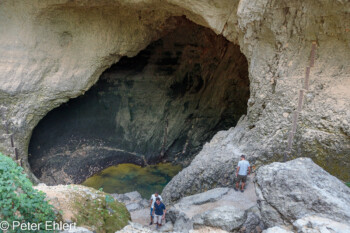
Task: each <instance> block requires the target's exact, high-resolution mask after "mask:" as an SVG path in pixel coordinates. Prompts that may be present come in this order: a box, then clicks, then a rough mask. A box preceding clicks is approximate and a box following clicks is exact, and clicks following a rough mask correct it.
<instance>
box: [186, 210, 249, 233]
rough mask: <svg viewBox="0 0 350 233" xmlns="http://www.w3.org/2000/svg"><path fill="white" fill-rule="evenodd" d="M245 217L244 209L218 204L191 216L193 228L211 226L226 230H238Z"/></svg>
mask: <svg viewBox="0 0 350 233" xmlns="http://www.w3.org/2000/svg"><path fill="white" fill-rule="evenodd" d="M246 218H247V214H246V212H245V211H243V210H240V209H237V208H236V207H234V206H220V207H218V208H215V209H211V210H208V211H206V212H204V213H202V214H199V215H196V216H194V217H193V227H194V229H196V228H200V227H203V226H211V227H216V228H220V229H223V230H226V231H233V230H238V229H239V228H240V227H241V226H242V225H243V223H244V222H245V220H246Z"/></svg>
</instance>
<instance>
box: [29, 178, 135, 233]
mask: <svg viewBox="0 0 350 233" xmlns="http://www.w3.org/2000/svg"><path fill="white" fill-rule="evenodd" d="M34 188H35V189H37V190H40V191H43V192H44V193H45V194H46V196H47V198H48V200H49V203H50V204H51V205H53V206H54V208H55V209H56V210H57V211H60V212H61V213H62V219H63V221H65V222H67V223H76V226H81V227H84V228H87V229H89V230H91V231H94V232H106V231H108V232H114V231H116V230H119V229H122V228H123V227H124V226H126V225H127V224H128V220H130V213H129V212H128V211H127V209H126V208H125V205H124V204H122V203H119V202H118V201H115V200H114V199H113V198H112V197H110V196H109V195H108V194H106V193H104V192H101V191H97V190H95V189H93V188H88V187H85V186H81V185H57V186H46V185H45V184H40V185H37V186H34ZM108 196H109V197H108ZM72 230H73V231H72V232H86V233H88V232H90V231H88V232H87V231H85V230H84V229H81V228H78V229H72Z"/></svg>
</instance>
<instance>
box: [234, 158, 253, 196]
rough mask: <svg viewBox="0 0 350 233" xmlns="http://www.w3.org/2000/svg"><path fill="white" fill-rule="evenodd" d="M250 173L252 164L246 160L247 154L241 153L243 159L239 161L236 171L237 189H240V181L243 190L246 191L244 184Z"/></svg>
mask: <svg viewBox="0 0 350 233" xmlns="http://www.w3.org/2000/svg"><path fill="white" fill-rule="evenodd" d="M249 174H250V164H249V162H248V161H247V160H245V155H241V161H239V162H238V165H237V171H236V178H237V181H236V187H235V190H236V191H238V188H239V183H240V182H242V184H241V192H242V193H243V192H244V185H245V182H246V181H247V176H248V175H249Z"/></svg>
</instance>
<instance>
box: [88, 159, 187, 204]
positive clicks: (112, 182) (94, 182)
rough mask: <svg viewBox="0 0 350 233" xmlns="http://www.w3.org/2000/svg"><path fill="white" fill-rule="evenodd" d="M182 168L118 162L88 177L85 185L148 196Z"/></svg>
mask: <svg viewBox="0 0 350 233" xmlns="http://www.w3.org/2000/svg"><path fill="white" fill-rule="evenodd" d="M181 169H182V167H181V165H172V164H171V163H160V164H157V165H150V166H147V167H141V166H138V165H135V164H130V163H126V164H119V165H117V166H111V167H108V168H106V169H104V170H102V171H101V172H99V173H97V174H95V175H93V176H92V177H90V178H88V179H87V180H86V181H84V183H82V184H83V185H85V186H89V187H93V188H95V189H100V188H103V191H105V192H107V193H127V192H132V191H135V190H136V191H138V192H139V193H140V194H141V195H142V197H144V198H147V199H148V198H150V196H151V194H153V193H154V192H155V191H158V192H159V193H161V192H162V190H163V188H164V187H165V185H166V184H167V183H168V182H169V181H170V180H171V178H172V177H174V176H175V175H176V174H177V173H178V172H179V171H180V170H181Z"/></svg>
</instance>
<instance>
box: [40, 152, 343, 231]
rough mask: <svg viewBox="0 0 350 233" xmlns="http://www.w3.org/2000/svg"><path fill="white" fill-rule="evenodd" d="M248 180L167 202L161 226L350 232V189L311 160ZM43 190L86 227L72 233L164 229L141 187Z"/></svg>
mask: <svg viewBox="0 0 350 233" xmlns="http://www.w3.org/2000/svg"><path fill="white" fill-rule="evenodd" d="M247 184H248V185H247V186H246V189H245V191H244V192H243V193H242V192H240V191H235V190H234V189H232V188H228V187H221V188H215V189H210V190H208V191H205V192H202V193H198V194H195V195H190V196H186V197H183V198H181V199H180V200H179V201H177V202H175V203H172V204H170V205H167V214H166V221H165V224H164V225H163V226H162V227H161V228H160V229H159V230H158V231H159V232H181V233H183V232H188V233H209V232H218V233H224V232H237V233H238V232H239V233H261V232H263V233H292V232H295V233H349V232H350V225H349V222H350V188H349V187H347V186H346V185H345V184H344V183H343V182H342V181H340V180H338V179H337V178H336V177H334V176H332V175H330V174H329V173H328V172H326V171H324V170H323V169H322V168H321V167H319V166H318V165H316V164H315V163H314V162H313V161H312V160H311V159H309V158H299V159H295V160H292V161H289V162H286V163H279V162H275V163H272V164H269V165H265V166H262V167H260V168H258V169H257V170H256V172H255V173H253V174H252V175H251V176H250V177H249V179H248V182H247ZM36 189H38V190H41V191H43V192H45V193H46V194H47V196H48V200H49V201H50V203H51V204H53V205H54V207H55V209H56V211H57V212H61V215H62V219H63V221H65V222H77V226H78V227H79V228H77V229H74V230H71V231H66V233H68V232H72V233H73V232H75V233H91V232H92V231H95V232H115V231H116V230H113V229H120V230H119V231H117V232H120V233H134V232H139V233H148V232H157V230H156V227H155V226H154V225H151V226H150V225H149V221H150V219H149V206H148V205H149V201H148V200H146V199H144V198H142V197H141V195H140V194H139V193H138V192H136V191H134V192H130V193H125V194H110V195H108V196H109V197H110V198H111V200H109V201H107V194H105V193H103V192H101V191H97V190H94V189H92V188H87V187H84V186H80V185H59V186H46V185H43V184H42V185H38V186H36ZM120 202H122V203H124V204H122V203H120ZM111 203H112V204H111ZM101 209H102V210H106V211H101ZM126 210H128V211H129V212H130V214H129V213H128V212H127V211H126ZM102 213H106V215H103V214H102ZM120 217H122V218H120ZM108 218H109V219H110V221H109V220H108ZM128 220H131V221H129V222H128ZM110 223H113V224H112V225H110ZM124 226H125V227H124ZM122 227H123V228H122ZM121 228H122V229H121Z"/></svg>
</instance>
